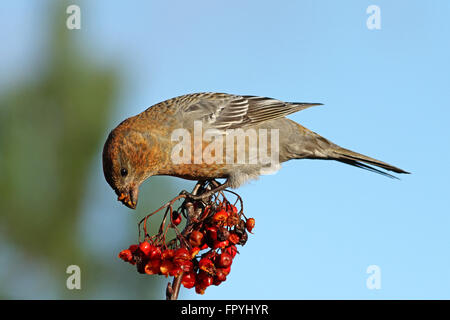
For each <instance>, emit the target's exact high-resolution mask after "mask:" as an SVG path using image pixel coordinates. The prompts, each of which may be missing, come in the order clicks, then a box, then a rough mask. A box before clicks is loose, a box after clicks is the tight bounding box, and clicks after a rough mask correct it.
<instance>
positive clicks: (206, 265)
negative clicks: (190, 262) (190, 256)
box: [198, 258, 214, 273]
mask: <svg viewBox="0 0 450 320" xmlns="http://www.w3.org/2000/svg"><path fill="white" fill-rule="evenodd" d="M198 267H199V268H200V270H203V271H205V272H208V273H213V272H214V264H213V262H212V261H211V259H208V258H201V259H200V261H199V262H198Z"/></svg>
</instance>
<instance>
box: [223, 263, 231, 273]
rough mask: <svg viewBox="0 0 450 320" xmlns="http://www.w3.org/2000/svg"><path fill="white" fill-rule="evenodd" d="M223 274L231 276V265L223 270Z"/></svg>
mask: <svg viewBox="0 0 450 320" xmlns="http://www.w3.org/2000/svg"><path fill="white" fill-rule="evenodd" d="M221 269H222V271H223V273H225V275H229V274H230V271H231V265H229V266H228V267H227V268H221Z"/></svg>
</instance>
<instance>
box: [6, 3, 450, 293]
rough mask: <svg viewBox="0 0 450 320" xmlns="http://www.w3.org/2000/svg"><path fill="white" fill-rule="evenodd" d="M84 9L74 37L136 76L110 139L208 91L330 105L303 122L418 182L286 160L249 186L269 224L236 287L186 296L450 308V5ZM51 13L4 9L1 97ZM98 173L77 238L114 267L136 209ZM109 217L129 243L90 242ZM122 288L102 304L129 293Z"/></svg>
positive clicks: (29, 72) (252, 207) (246, 256)
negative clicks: (420, 302) (371, 24)
mask: <svg viewBox="0 0 450 320" xmlns="http://www.w3.org/2000/svg"><path fill="white" fill-rule="evenodd" d="M73 3H76V4H79V5H80V6H81V12H82V29H81V30H78V31H73V32H76V33H77V38H76V40H77V41H79V42H80V44H82V46H83V50H84V51H85V53H86V54H88V55H90V56H94V57H95V58H96V59H97V60H98V61H111V60H112V61H115V62H116V63H117V65H118V66H120V69H121V70H122V71H123V72H124V74H125V79H124V80H123V90H122V94H121V97H120V100H119V101H118V112H117V114H115V115H114V118H113V119H112V120H111V128H113V127H114V126H115V125H117V124H118V123H119V122H120V121H121V120H123V119H124V118H125V117H129V116H131V115H134V114H137V113H139V112H141V111H143V110H144V109H146V108H147V107H148V106H150V105H153V104H155V103H157V102H159V101H162V100H165V99H168V98H171V97H174V96H177V95H181V94H185V93H192V92H199V91H218V92H228V93H235V94H251V95H263V96H269V97H274V98H278V99H281V100H287V101H302V102H321V103H324V104H325V105H324V106H322V107H316V108H312V109H308V110H306V111H302V112H300V113H297V114H294V115H292V116H290V118H291V119H293V120H296V121H298V122H300V123H301V124H302V125H304V126H306V127H307V128H309V129H311V130H313V131H315V132H317V133H319V134H321V135H323V136H324V137H326V138H328V139H330V140H332V141H333V142H335V143H337V144H339V145H341V146H343V147H346V148H349V149H352V150H355V151H357V152H360V153H363V154H367V155H369V156H372V157H375V158H378V159H381V160H383V161H386V162H388V163H391V164H393V165H396V166H399V167H401V168H403V169H405V170H407V171H411V172H412V173H413V174H412V175H409V176H402V177H401V180H400V181H398V180H392V179H388V178H385V177H382V176H380V175H376V174H373V173H370V172H366V171H363V170H359V169H357V168H353V167H350V166H346V165H343V164H340V163H334V162H325V161H310V160H301V161H290V162H288V163H285V164H284V165H283V169H282V170H281V171H280V172H278V173H277V174H276V175H272V176H264V177H262V178H261V179H259V180H258V181H255V182H251V183H249V184H248V185H245V186H243V187H241V188H240V189H239V193H240V195H241V196H242V197H243V198H244V201H245V207H246V215H247V216H251V217H255V218H256V228H255V234H254V235H253V236H251V237H250V239H249V241H248V243H247V245H246V246H245V247H243V248H242V249H241V250H240V251H241V255H240V256H238V258H237V259H236V260H235V262H234V264H233V270H232V272H231V274H230V276H229V277H228V280H227V281H226V282H225V283H224V284H222V285H221V286H219V287H211V288H208V290H207V291H206V295H205V296H198V295H196V294H195V293H194V292H193V290H189V291H188V290H183V291H182V293H181V298H192V299H197V298H200V299H204V298H208V299H231V298H232V299H449V298H450V272H449V270H450V255H449V248H450V233H449V228H450V217H449V209H448V207H449V188H448V183H449V181H450V174H449V164H450V148H449V146H450V128H449V125H450V111H449V110H450V108H449V107H450V90H449V88H450V60H449V57H450V41H449V36H450V32H449V31H450V30H449V29H450V25H449V23H448V18H449V16H450V2H448V1H446V0H442V1H440V0H435V1H429V2H425V1H411V0H409V1H406V0H405V1H399V0H398V1H381V0H377V1H362V0H361V1H345V2H337V1H331V0H330V1H324V0H322V1H313V0H310V1H235V0H232V1H227V2H223V1H189V2H187V1H181V0H180V1H164V2H163V1H127V2H123V1H99V0H97V1H92V2H87V1H86V2H79V1H74V2H73ZM51 4H52V2H51V1H50V2H49V1H47V2H37V1H36V2H30V1H14V2H9V3H3V4H2V5H1V12H0V21H1V24H2V26H3V27H2V28H0V37H1V39H2V46H3V48H2V50H0V68H1V69H0V86H1V87H3V88H7V87H8V86H9V85H11V84H13V83H15V82H18V81H21V80H23V79H26V78H29V77H33V75H36V74H38V70H39V63H38V61H39V54H40V55H45V44H46V41H47V38H46V34H45V32H43V31H42V30H46V28H45V25H43V24H45V21H46V20H45V19H43V18H42V17H45V15H46V14H47V12H48V10H47V9H48V6H49V5H51ZM372 4H375V5H378V6H379V7H380V8H381V30H368V29H367V27H366V20H367V18H368V15H367V14H366V8H367V7H368V6H369V5H372ZM62 14H65V13H62ZM12 35H14V36H12ZM36 53H37V54H36ZM108 63H109V62H108ZM107 134H108V132H105V138H106V136H107ZM100 152H101V150H100V151H99V154H100ZM92 166H93V167H92V172H93V174H92V183H91V186H90V190H92V191H93V192H95V193H97V194H98V198H99V199H100V200H99V201H97V203H96V204H92V202H91V201H89V198H87V202H86V205H85V208H86V209H85V215H86V219H85V220H86V221H85V224H84V225H83V226H81V227H80V228H81V231H80V233H81V234H83V239H84V241H86V242H87V244H88V246H89V247H90V248H91V250H99V251H102V252H104V251H105V248H107V252H106V253H104V254H105V256H106V257H110V258H111V260H112V263H122V262H120V261H118V260H117V259H116V254H117V252H118V250H120V249H122V247H124V246H126V245H128V242H126V240H124V236H121V231H120V228H121V224H122V223H123V222H124V221H126V220H127V219H131V218H130V215H129V214H128V211H129V210H128V209H126V208H122V207H120V204H119V203H118V202H116V199H115V196H114V194H113V192H112V191H111V190H110V188H109V186H108V185H107V184H106V182H105V181H104V180H103V174H102V172H101V166H100V163H99V161H95V162H94V163H93V165H92ZM160 179H171V181H173V182H174V183H179V187H178V189H181V188H190V187H191V186H192V185H193V183H192V182H183V181H181V180H179V179H176V178H169V177H161V178H155V179H150V180H149V181H147V182H146V190H151V189H152V188H157V187H158V185H157V184H158V181H161V180H160ZM141 197H145V194H141ZM109 209H114V210H116V212H118V214H114V215H112V216H111V219H110V220H109V221H110V222H109V223H110V227H113V228H116V229H117V233H118V235H117V238H116V239H114V240H113V241H112V242H108V243H102V242H101V241H97V240H98V239H95V235H94V233H93V230H94V229H95V225H96V224H99V223H100V219H101V217H102V215H104V214H107V210H109ZM151 209H153V208H149V210H151ZM369 265H378V266H379V267H380V268H381V277H382V278H381V289H380V290H369V289H368V288H367V287H366V279H367V277H368V274H366V269H367V267H368V266H369ZM129 272H134V270H133V269H130V270H129ZM115 281H116V282H118V283H119V284H120V279H117V280H115ZM119 284H118V286H117V288H115V286H114V284H111V285H110V286H109V287H107V288H104V289H103V291H102V290H100V291H99V292H98V294H97V296H96V297H97V298H111V297H116V296H117V294H116V293H115V291H119V290H120V286H119ZM16 290H19V289H16ZM23 290H25V289H23ZM16 295H17V296H18V297H21V296H27V293H25V292H21V291H20V290H19V291H18V292H17V294H16ZM35 297H36V298H37V297H39V293H36V296H35Z"/></svg>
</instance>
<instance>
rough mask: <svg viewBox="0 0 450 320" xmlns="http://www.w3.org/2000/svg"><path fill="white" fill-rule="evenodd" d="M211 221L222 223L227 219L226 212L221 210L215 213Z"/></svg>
mask: <svg viewBox="0 0 450 320" xmlns="http://www.w3.org/2000/svg"><path fill="white" fill-rule="evenodd" d="M212 219H213V221H214V222H215V223H217V224H221V223H224V222H225V221H227V219H228V212H226V211H225V210H223V209H222V210H220V211H218V212H216V213H215V214H214V216H213V218H212Z"/></svg>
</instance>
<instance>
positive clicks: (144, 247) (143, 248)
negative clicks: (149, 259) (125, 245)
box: [139, 241, 152, 256]
mask: <svg viewBox="0 0 450 320" xmlns="http://www.w3.org/2000/svg"><path fill="white" fill-rule="evenodd" d="M139 249H140V250H141V252H142V253H143V254H144V255H146V256H147V255H148V254H149V253H150V251H151V250H152V245H151V244H150V243H148V242H147V241H144V242H141V243H140V244H139Z"/></svg>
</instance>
